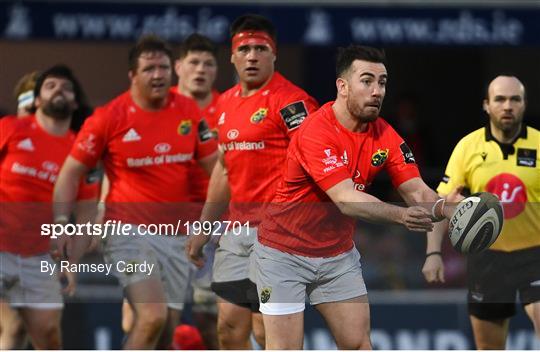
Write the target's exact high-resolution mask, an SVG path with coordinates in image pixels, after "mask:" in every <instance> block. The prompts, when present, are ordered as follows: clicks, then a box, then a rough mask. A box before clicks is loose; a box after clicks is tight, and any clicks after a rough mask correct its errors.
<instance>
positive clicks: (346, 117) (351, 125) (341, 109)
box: [332, 100, 369, 132]
mask: <svg viewBox="0 0 540 352" xmlns="http://www.w3.org/2000/svg"><path fill="white" fill-rule="evenodd" d="M332 110H334V115H336V119H337V120H338V122H339V123H340V124H341V126H343V127H345V128H346V129H348V130H349V131H351V132H365V131H366V130H367V128H368V124H369V122H362V121H359V120H358V119H356V118H355V117H354V116H352V115H351V113H350V112H349V109H347V104H344V103H342V102H338V101H337V100H336V101H335V102H334V104H332Z"/></svg>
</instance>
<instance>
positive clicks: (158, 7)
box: [0, 0, 540, 350]
mask: <svg viewBox="0 0 540 352" xmlns="http://www.w3.org/2000/svg"><path fill="white" fill-rule="evenodd" d="M246 12H251V13H259V14H262V15H265V16H268V17H269V18H270V19H271V20H272V21H273V22H274V23H275V25H276V27H277V30H278V60H277V69H278V70H279V71H280V72H282V73H283V74H284V75H285V76H286V77H287V78H289V79H290V80H292V81H293V82H294V83H296V84H298V85H300V86H301V87H303V88H304V89H305V90H306V91H308V92H309V93H310V94H311V95H313V96H314V97H315V98H317V100H318V101H319V102H320V103H324V102H326V101H328V100H331V99H333V98H334V97H335V85H334V80H335V78H334V58H335V53H336V47H337V46H343V45H347V44H349V43H353V42H354V43H360V44H366V45H374V46H381V47H384V48H385V49H386V53H387V56H388V65H387V66H388V71H389V77H390V78H389V85H388V91H387V96H386V99H385V103H384V105H383V110H382V116H383V117H385V118H386V119H387V120H388V121H390V122H391V123H392V124H393V126H394V127H395V128H396V129H397V130H398V131H399V132H400V133H401V134H402V135H403V136H404V138H405V139H406V140H407V142H408V143H409V145H410V146H411V148H412V149H413V151H414V153H415V155H416V157H417V160H418V161H419V164H420V166H421V171H422V174H423V176H424V178H425V179H426V181H427V182H428V184H429V185H430V186H433V187H435V186H436V185H437V183H438V181H439V179H440V177H441V176H442V173H443V171H444V170H443V168H444V166H445V163H446V160H447V159H448V157H449V155H450V153H451V149H452V148H453V146H454V145H455V143H456V142H457V141H458V140H459V138H461V137H462V136H463V135H464V134H466V133H467V132H469V131H472V130H474V129H476V128H478V127H480V126H481V125H483V124H485V123H486V121H487V119H486V117H485V116H484V115H483V112H482V106H481V100H482V98H483V96H484V92H485V84H486V82H488V81H489V80H490V79H491V78H492V77H493V76H494V75H496V74H497V73H500V72H510V73H513V74H515V75H517V76H518V77H519V78H520V79H521V80H522V81H523V82H524V84H525V86H526V87H527V92H528V97H529V99H528V109H527V113H526V119H527V122H528V123H529V124H531V125H532V126H534V127H536V128H539V127H540V101H539V100H538V99H535V98H534V97H535V96H537V95H538V94H539V93H540V69H539V68H538V67H539V66H538V63H539V62H540V36H539V35H538V33H540V1H539V0H530V1H497V2H486V1H477V2H475V1H457V0H456V1H422V0H417V1H407V0H405V1H403V0H402V1H398V0H393V1H339V2H338V3H336V2H330V1H319V0H309V1H302V0H291V1H235V2H230V1H213V2H200V1H156V2H154V1H150V0H146V1H144V0H142V1H120V0H116V1H96V0H95V1H47V2H45V1H10V0H8V1H2V2H0V78H1V82H2V84H1V85H0V115H4V114H7V113H14V112H15V106H16V102H15V98H14V97H13V95H12V89H13V86H14V84H15V82H16V81H17V80H18V79H19V78H20V77H21V76H22V75H23V74H24V73H26V72H28V71H31V70H35V69H43V68H46V67H48V66H50V65H52V64H55V63H58V62H62V63H66V64H68V65H69V66H71V67H72V68H73V69H74V71H75V73H76V75H77V76H78V77H79V79H80V81H81V83H82V84H83V86H84V89H85V91H86V93H87V95H88V97H89V100H90V102H91V103H92V105H94V106H97V105H100V104H103V103H105V102H106V101H108V100H109V99H111V98H112V97H114V96H116V95H117V94H119V93H120V92H122V91H123V90H125V89H126V88H127V86H128V80H127V50H128V48H129V47H130V45H131V44H132V42H133V41H134V40H135V39H136V38H137V37H138V36H139V35H140V34H141V33H145V32H154V33H157V34H159V35H161V36H163V37H164V38H165V39H168V40H170V41H171V43H172V44H173V46H174V45H176V44H178V42H179V41H181V40H182V39H183V38H184V37H185V36H187V35H189V34H191V33H192V32H193V31H199V32H201V33H202V34H205V35H207V36H209V37H211V38H212V39H214V40H215V41H216V42H218V43H219V45H220V50H219V73H218V79H217V82H216V88H217V89H219V90H220V91H223V90H225V89H227V88H228V87H230V86H231V85H232V84H233V83H234V79H235V77H234V70H233V67H232V65H231V64H230V63H229V55H230V54H229V53H230V47H229V43H228V33H227V28H228V25H229V24H230V22H231V21H232V20H233V19H234V18H235V17H237V16H238V15H240V14H243V13H246ZM389 189H390V183H389V180H388V179H385V178H384V177H383V178H381V179H379V180H378V181H377V182H376V184H374V185H373V189H372V193H374V194H376V195H377V196H379V197H381V198H382V199H387V200H388V199H390V200H396V201H397V200H398V198H396V195H395V194H394V193H393V192H391V191H388V190H389ZM357 240H358V242H359V249H360V252H361V254H362V256H363V266H364V275H365V279H366V283H367V285H368V289H369V290H370V299H371V302H372V328H373V334H372V338H373V344H374V347H375V348H382V349H398V348H399V349H416V348H420V349H435V348H440V349H453V348H457V349H467V348H472V347H473V345H472V339H471V334H470V326H469V322H468V319H467V312H466V307H465V305H464V304H463V303H464V300H465V291H464V290H463V287H464V282H465V281H464V280H465V277H464V262H463V258H461V257H460V256H459V255H457V254H456V253H455V252H453V251H452V249H450V248H446V250H445V261H446V265H447V275H448V282H447V284H445V285H444V286H440V287H437V289H433V288H431V289H429V290H428V288H427V285H426V284H425V283H424V282H423V278H422V276H421V272H420V269H421V266H422V264H423V259H424V258H423V253H424V246H425V237H424V236H421V235H417V234H416V235H415V234H408V233H407V232H406V231H403V230H401V229H399V228H394V227H391V228H382V227H377V226H373V225H367V224H361V225H360V226H359V235H358V236H357ZM88 260H99V258H89V259H88ZM80 280H81V284H80V286H79V290H78V294H77V296H76V297H75V298H74V299H73V300H72V302H71V303H69V304H68V305H67V307H66V310H65V313H64V324H63V326H64V329H65V330H64V331H65V332H64V340H65V347H66V348H70V349H77V348H100V349H107V348H118V347H120V341H121V337H122V336H121V333H120V324H119V322H120V304H119V302H120V297H121V292H120V290H119V289H118V287H117V286H116V284H115V282H114V280H112V279H111V280H104V279H103V277H101V276H99V275H97V276H92V275H81V277H80ZM307 314H309V315H310V317H308V318H307V319H306V322H307V327H306V348H332V347H333V344H332V342H331V339H330V336H329V334H328V332H327V331H326V330H325V328H324V326H323V324H322V322H321V321H320V319H319V318H318V317H317V316H316V315H315V314H313V312H312V311H308V313H307ZM311 315H313V318H311ZM188 319H189V317H188ZM511 326H512V327H511V335H510V338H509V342H508V344H509V347H510V348H517V349H537V350H538V349H540V342H539V341H538V340H535V339H534V333H533V330H532V327H531V326H530V324H529V322H528V321H527V320H526V318H525V317H524V315H523V314H522V313H521V314H520V315H518V316H517V317H516V318H515V319H514V320H513V322H512V325H511Z"/></svg>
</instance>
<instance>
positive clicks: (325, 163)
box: [294, 126, 351, 191]
mask: <svg viewBox="0 0 540 352" xmlns="http://www.w3.org/2000/svg"><path fill="white" fill-rule="evenodd" d="M308 127H311V126H308ZM306 132H307V133H306ZM315 132H316V131H315V130H314V129H309V128H306V129H305V130H304V131H302V135H298V136H295V138H294V143H296V145H295V147H296V148H295V150H296V153H297V155H298V156H297V158H298V161H299V163H300V164H301V165H302V167H303V168H304V170H306V172H307V173H308V174H309V175H310V176H311V177H312V178H313V180H314V181H315V182H316V183H317V185H318V186H319V187H320V188H321V189H322V190H323V191H326V190H328V189H329V188H331V187H333V186H335V185H336V184H338V183H340V182H341V181H343V180H346V179H350V178H351V176H350V174H349V172H348V170H347V167H346V166H345V164H344V163H343V162H342V160H341V158H340V157H339V155H340V153H339V148H338V147H337V144H336V143H335V142H334V140H333V138H332V136H331V135H329V134H328V133H315ZM334 138H335V137H334Z"/></svg>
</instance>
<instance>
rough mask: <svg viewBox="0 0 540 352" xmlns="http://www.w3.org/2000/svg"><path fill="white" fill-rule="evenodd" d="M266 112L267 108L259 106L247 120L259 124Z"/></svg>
mask: <svg viewBox="0 0 540 352" xmlns="http://www.w3.org/2000/svg"><path fill="white" fill-rule="evenodd" d="M267 114H268V109H267V108H260V109H259V110H257V111H255V113H254V114H253V115H251V118H250V119H249V120H250V121H251V123H254V124H259V123H261V122H262V121H263V120H264V119H265V117H266V115H267Z"/></svg>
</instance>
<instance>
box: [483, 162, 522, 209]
mask: <svg viewBox="0 0 540 352" xmlns="http://www.w3.org/2000/svg"><path fill="white" fill-rule="evenodd" d="M486 191H488V192H491V193H493V194H495V195H496V196H497V197H499V199H500V200H501V204H502V206H503V210H504V218H505V219H512V218H514V217H516V216H518V215H519V214H521V213H522V212H523V210H525V205H526V202H527V189H526V187H525V184H524V183H523V181H521V180H520V179H519V178H518V177H517V176H515V175H512V174H508V173H502V174H499V175H497V176H494V177H493V178H491V180H489V182H488V183H487V184H486Z"/></svg>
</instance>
